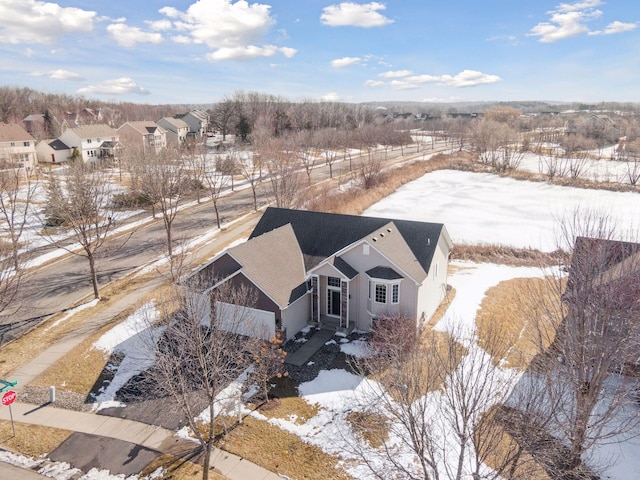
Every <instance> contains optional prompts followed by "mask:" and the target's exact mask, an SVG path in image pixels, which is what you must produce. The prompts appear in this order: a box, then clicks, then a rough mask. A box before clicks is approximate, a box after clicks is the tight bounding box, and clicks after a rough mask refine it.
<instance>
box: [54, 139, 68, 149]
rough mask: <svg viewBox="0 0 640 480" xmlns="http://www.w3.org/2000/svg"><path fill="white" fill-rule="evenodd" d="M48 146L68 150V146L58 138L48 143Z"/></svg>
mask: <svg viewBox="0 0 640 480" xmlns="http://www.w3.org/2000/svg"><path fill="white" fill-rule="evenodd" d="M49 146H50V147H51V148H53V149H54V150H69V147H68V146H67V145H66V144H65V143H64V142H62V141H60V140H54V141H53V142H51V143H49Z"/></svg>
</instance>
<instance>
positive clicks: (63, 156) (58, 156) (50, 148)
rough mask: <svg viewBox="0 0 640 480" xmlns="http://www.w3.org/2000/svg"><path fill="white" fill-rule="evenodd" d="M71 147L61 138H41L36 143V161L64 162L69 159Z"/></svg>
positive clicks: (71, 151)
mask: <svg viewBox="0 0 640 480" xmlns="http://www.w3.org/2000/svg"><path fill="white" fill-rule="evenodd" d="M72 153H73V149H71V148H69V147H68V146H67V145H66V144H65V143H64V142H62V141H61V140H57V139H55V140H42V141H41V142H38V145H36V154H37V156H38V163H64V162H66V161H68V160H69V158H70V157H71V154H72Z"/></svg>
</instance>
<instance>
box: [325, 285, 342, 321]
mask: <svg viewBox="0 0 640 480" xmlns="http://www.w3.org/2000/svg"><path fill="white" fill-rule="evenodd" d="M340 296H341V295H340V290H333V289H327V315H331V316H334V317H339V316H340V308H341V302H340Z"/></svg>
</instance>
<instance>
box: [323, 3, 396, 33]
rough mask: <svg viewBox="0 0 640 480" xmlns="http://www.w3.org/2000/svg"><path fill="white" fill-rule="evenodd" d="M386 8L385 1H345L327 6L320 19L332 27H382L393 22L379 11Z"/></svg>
mask: <svg viewBox="0 0 640 480" xmlns="http://www.w3.org/2000/svg"><path fill="white" fill-rule="evenodd" d="M386 8H387V7H386V5H385V4H384V3H379V2H371V3H365V4H359V3H354V2H343V3H340V4H338V5H329V6H328V7H325V8H324V10H323V11H322V15H320V20H321V22H322V23H323V24H324V25H329V26H330V27H346V26H350V27H365V28H369V27H381V26H383V25H387V24H389V23H392V22H393V20H391V19H390V18H387V17H385V16H384V15H382V14H381V13H379V10H385V9H386Z"/></svg>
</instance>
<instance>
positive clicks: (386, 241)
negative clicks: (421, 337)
mask: <svg viewBox="0 0 640 480" xmlns="http://www.w3.org/2000/svg"><path fill="white" fill-rule="evenodd" d="M452 247H453V245H452V243H451V240H450V238H449V235H448V233H447V230H446V228H445V227H444V225H443V224H439V223H426V222H413V221H408V220H393V219H386V218H373V217H363V216H352V215H338V214H331V213H319V212H309V211H303V210H289V209H281V208H268V209H267V210H266V211H265V213H264V215H263V216H262V218H261V219H260V221H259V222H258V225H257V226H256V227H255V229H254V230H253V232H252V233H251V236H250V237H249V240H247V242H245V243H243V244H240V245H238V246H235V247H232V248H229V249H228V250H226V251H224V252H222V253H221V254H219V255H218V256H216V258H214V259H213V260H212V261H211V262H210V263H209V264H207V265H205V266H204V267H202V268H201V269H200V270H198V271H197V272H196V273H194V274H193V276H192V278H194V277H195V278H196V279H198V280H200V282H203V281H205V282H207V281H208V282H209V283H207V284H206V285H211V286H210V287H207V288H203V292H204V293H207V292H211V291H212V290H213V289H215V288H216V287H217V286H219V285H221V284H223V283H226V282H230V284H231V285H234V286H241V285H244V286H249V287H252V288H254V289H255V291H256V292H257V295H258V298H257V303H256V305H255V307H254V309H253V313H254V315H253V318H254V322H255V325H252V326H251V328H248V329H247V330H246V332H249V331H252V330H253V329H254V328H255V331H256V332H258V333H257V334H256V336H261V337H263V338H271V337H273V336H274V335H275V334H276V333H281V335H282V337H283V339H288V338H291V337H292V336H293V335H295V334H296V333H297V332H298V331H299V330H300V329H302V328H303V327H305V326H306V325H307V324H314V325H321V326H332V327H334V328H341V329H344V330H346V331H350V330H352V329H360V330H369V329H370V328H371V326H372V322H373V321H375V319H377V318H379V317H380V316H382V315H383V314H404V315H407V316H409V317H410V318H413V319H415V320H416V322H417V324H419V323H422V322H425V321H426V320H428V319H429V318H430V317H431V316H432V315H433V313H434V312H435V311H436V309H437V308H438V305H440V302H441V301H442V299H443V298H444V296H445V294H446V289H447V271H448V262H449V252H450V250H451V248H452ZM200 284H201V285H202V283H200ZM217 311H218V312H220V311H224V309H217Z"/></svg>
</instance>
